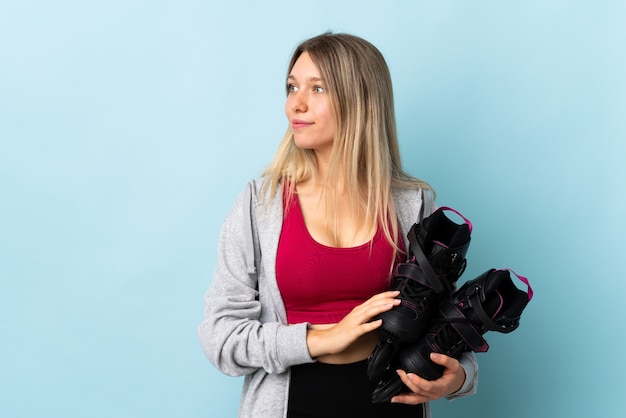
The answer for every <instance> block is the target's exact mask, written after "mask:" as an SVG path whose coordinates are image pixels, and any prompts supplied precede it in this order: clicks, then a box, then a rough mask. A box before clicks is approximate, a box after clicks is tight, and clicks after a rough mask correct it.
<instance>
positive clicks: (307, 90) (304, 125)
mask: <svg viewBox="0 0 626 418" xmlns="http://www.w3.org/2000/svg"><path fill="white" fill-rule="evenodd" d="M287 90H288V95H287V102H286V104H285V113H286V115H287V119H289V123H290V125H291V128H292V129H293V134H294V139H295V143H296V146H298V147H299V148H305V149H312V150H315V151H316V152H317V153H318V155H319V153H328V154H329V153H330V150H331V148H332V144H333V138H334V135H335V120H334V117H333V115H332V111H331V106H330V99H329V98H328V92H327V90H326V83H325V81H324V80H323V79H322V76H321V75H320V71H319V70H318V68H317V66H316V65H315V64H314V63H313V61H312V60H311V57H310V56H309V54H308V53H306V52H304V53H303V54H302V55H300V57H298V59H297V60H296V63H295V64H294V66H293V68H292V69H291V73H290V74H289V77H288V78H287Z"/></svg>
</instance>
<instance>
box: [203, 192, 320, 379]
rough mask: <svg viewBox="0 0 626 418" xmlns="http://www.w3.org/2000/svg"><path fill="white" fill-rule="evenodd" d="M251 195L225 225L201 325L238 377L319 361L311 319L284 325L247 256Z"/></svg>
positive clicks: (209, 351) (208, 347)
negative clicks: (311, 344) (312, 350)
mask: <svg viewBox="0 0 626 418" xmlns="http://www.w3.org/2000/svg"><path fill="white" fill-rule="evenodd" d="M248 199H249V195H247V194H244V193H242V194H241V195H240V196H239V198H238V199H237V200H236V201H235V204H234V205H233V207H232V209H231V211H230V212H229V214H228V215H227V217H226V220H225V221H224V224H223V225H222V230H221V233H220V238H219V241H218V257H217V261H216V266H215V272H214V275H213V281H212V282H211V285H210V287H209V290H208V292H207V293H206V296H205V318H204V321H203V322H202V323H201V325H200V326H199V328H198V334H199V338H200V343H201V345H202V348H203V350H204V352H205V354H206V356H207V357H208V358H209V360H210V361H211V362H212V363H213V364H214V365H215V367H217V368H218V369H219V370H221V371H222V372H223V373H225V374H228V375H232V376H238V375H245V374H249V373H252V372H254V371H256V370H258V369H260V368H262V369H265V370H266V371H267V372H268V373H280V372H284V371H285V370H287V368H288V367H290V366H292V365H295V364H302V363H307V362H312V361H314V360H313V359H312V357H311V356H310V355H309V351H308V348H307V344H306V335H307V324H298V325H293V326H287V325H285V324H282V323H281V322H280V321H279V320H278V319H277V318H276V317H275V315H271V313H272V312H273V309H274V307H273V306H267V304H268V302H267V298H265V299H264V300H265V301H266V302H264V303H262V302H261V301H260V298H259V291H258V278H259V276H258V274H259V270H260V269H256V268H255V266H254V265H249V264H251V263H254V261H249V260H251V259H252V260H253V259H254V258H253V257H252V258H251V257H248V256H247V255H248V254H247V252H249V251H250V248H249V247H248V245H247V244H248V243H249V242H250V237H249V236H247V235H250V234H251V233H252V232H251V226H250V225H249V224H248V225H246V221H245V219H246V217H245V216H244V211H245V210H249V207H250V201H249V200H248ZM248 218H249V217H248ZM261 274H262V272H261ZM261 299H263V298H261Z"/></svg>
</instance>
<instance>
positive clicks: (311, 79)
mask: <svg viewBox="0 0 626 418" xmlns="http://www.w3.org/2000/svg"><path fill="white" fill-rule="evenodd" d="M287 80H294V81H296V77H295V76H294V75H292V74H289V77H287ZM307 81H315V82H317V81H324V79H323V78H321V77H309V78H308V79H307Z"/></svg>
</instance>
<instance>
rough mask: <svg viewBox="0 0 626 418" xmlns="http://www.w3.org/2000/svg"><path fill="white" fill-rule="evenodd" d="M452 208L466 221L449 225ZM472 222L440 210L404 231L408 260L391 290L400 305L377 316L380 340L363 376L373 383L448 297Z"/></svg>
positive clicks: (463, 262) (460, 267) (462, 266)
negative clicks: (406, 240) (380, 322)
mask: <svg viewBox="0 0 626 418" xmlns="http://www.w3.org/2000/svg"><path fill="white" fill-rule="evenodd" d="M447 210H451V211H453V212H455V213H457V214H458V215H459V216H461V217H462V218H463V220H464V221H465V223H462V224H456V223H455V222H453V221H451V220H450V219H449V218H448V217H447V216H446V215H445V213H444V212H445V211H447ZM471 231H472V225H471V223H470V222H469V221H468V220H467V219H465V218H464V217H463V216H462V215H461V214H460V213H458V212H457V211H455V210H453V209H450V208H447V207H442V208H439V209H438V210H436V211H435V212H433V214H432V215H430V216H429V217H427V218H425V219H423V220H422V222H420V223H419V224H415V225H413V227H412V228H411V230H410V231H409V233H408V235H407V236H408V239H409V250H408V261H407V262H406V263H400V264H399V265H398V266H397V267H396V271H395V272H394V275H393V279H394V282H395V286H394V289H395V290H399V291H400V295H399V296H398V298H399V299H400V300H401V303H400V305H398V306H396V307H395V308H393V309H392V310H390V311H387V312H384V313H382V314H380V315H379V316H378V318H379V319H382V320H383V324H382V326H381V328H380V339H379V342H378V344H377V345H376V347H375V348H374V350H373V352H372V354H371V355H370V356H369V358H368V368H367V373H368V377H369V379H370V380H372V381H378V380H379V379H380V377H381V376H382V374H383V372H384V371H385V370H386V369H387V368H388V367H389V362H390V360H391V359H392V358H393V356H394V354H395V353H396V352H397V350H398V348H399V347H400V346H401V345H402V344H406V343H410V342H412V341H415V340H417V339H418V338H419V337H420V336H421V334H422V333H423V331H424V329H425V327H426V326H428V323H429V321H430V319H431V317H432V316H433V314H434V313H435V311H436V308H437V306H438V305H439V303H440V302H441V300H443V299H447V298H450V297H451V295H452V291H453V288H454V283H455V282H456V280H457V278H458V277H459V276H460V275H461V274H462V273H463V270H464V269H465V265H466V259H465V255H466V253H467V249H468V247H469V243H470V235H471Z"/></svg>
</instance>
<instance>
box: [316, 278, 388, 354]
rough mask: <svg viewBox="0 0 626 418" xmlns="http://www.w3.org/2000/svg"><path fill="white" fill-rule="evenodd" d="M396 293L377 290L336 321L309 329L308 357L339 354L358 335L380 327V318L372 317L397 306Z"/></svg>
mask: <svg viewBox="0 0 626 418" xmlns="http://www.w3.org/2000/svg"><path fill="white" fill-rule="evenodd" d="M399 294H400V292H399V291H397V290H392V291H388V292H383V293H379V294H377V295H374V296H372V297H371V298H369V299H368V300H366V301H365V302H363V303H362V304H360V305H358V306H356V307H354V309H352V311H350V313H349V314H348V315H346V316H345V317H344V318H343V319H342V320H341V321H340V322H338V323H337V324H335V325H333V326H331V327H328V328H322V329H316V328H312V329H309V330H308V331H307V336H306V343H307V346H308V347H309V353H310V354H311V357H319V356H323V355H326V354H337V353H341V352H342V351H344V350H345V349H346V348H348V347H349V346H350V344H352V343H353V342H355V341H356V340H357V339H358V338H359V337H361V336H363V335H365V334H367V333H368V332H371V331H373V330H375V329H376V328H379V327H380V326H381V325H382V320H381V319H379V320H376V321H371V319H372V318H374V317H375V316H376V315H379V314H381V313H383V312H386V311H388V310H390V309H392V308H393V307H394V306H397V305H399V304H400V300H399V299H395V297H396V296H398V295H399ZM370 321H371V322H370Z"/></svg>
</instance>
